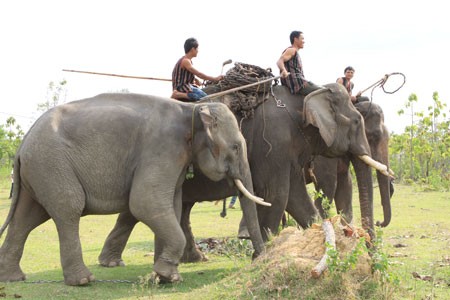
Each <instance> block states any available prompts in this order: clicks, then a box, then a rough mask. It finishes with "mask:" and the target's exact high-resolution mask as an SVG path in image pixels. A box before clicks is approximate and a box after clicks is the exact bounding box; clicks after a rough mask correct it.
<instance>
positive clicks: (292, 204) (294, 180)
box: [286, 169, 318, 228]
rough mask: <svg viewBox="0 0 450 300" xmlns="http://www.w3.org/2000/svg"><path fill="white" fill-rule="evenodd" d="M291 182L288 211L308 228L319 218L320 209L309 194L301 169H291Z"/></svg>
mask: <svg viewBox="0 0 450 300" xmlns="http://www.w3.org/2000/svg"><path fill="white" fill-rule="evenodd" d="M290 182H291V183H290V189H289V200H288V203H287V206H286V211H287V212H288V213H289V214H290V215H291V216H292V217H293V218H294V220H295V221H296V222H297V223H298V224H299V225H300V226H301V227H302V228H307V227H309V226H311V224H312V223H314V221H315V220H316V219H317V217H318V211H317V209H316V208H315V206H314V204H313V202H312V201H311V198H310V197H309V195H308V191H307V190H306V184H305V179H304V177H303V174H302V173H301V172H300V171H299V170H294V169H292V170H291V178H290Z"/></svg>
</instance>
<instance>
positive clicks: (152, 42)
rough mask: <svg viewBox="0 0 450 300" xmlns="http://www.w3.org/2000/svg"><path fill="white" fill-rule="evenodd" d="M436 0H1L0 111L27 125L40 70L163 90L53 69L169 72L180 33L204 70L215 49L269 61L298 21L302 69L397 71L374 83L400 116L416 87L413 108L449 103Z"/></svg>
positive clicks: (217, 62) (41, 94)
mask: <svg viewBox="0 0 450 300" xmlns="http://www.w3.org/2000/svg"><path fill="white" fill-rule="evenodd" d="M311 2H312V1H311ZM446 11H447V9H444V1H436V0H431V1H426V2H423V1H422V2H418V1H387V0H379V1H355V0H348V1H345V2H342V1H314V3H309V4H307V3H303V1H291V0H286V1H278V2H274V1H265V0H264V1H259V2H253V1H236V0H230V1H227V2H226V3H225V2H215V3H214V5H212V4H211V2H210V1H196V0H193V1H189V2H186V1H158V5H157V6H155V5H154V2H153V1H136V0H131V1H114V0H112V1H85V0H81V1H56V0H42V1H31V0H23V1H20V0H18V1H2V2H1V3H0V31H1V37H2V49H1V50H0V85H1V87H2V99H1V109H0V122H1V123H4V119H6V117H8V116H9V115H13V116H14V117H15V118H16V119H17V120H18V122H19V123H20V124H21V125H22V127H24V128H25V129H27V128H28V127H29V126H30V124H31V123H32V122H33V121H34V120H35V119H36V118H37V117H38V115H39V114H38V112H37V109H36V108H37V104H38V103H42V102H44V101H45V99H46V91H47V85H48V83H49V82H50V81H60V80H62V79H66V80H67V81H68V85H67V87H68V94H67V98H66V100H67V101H72V100H77V99H81V98H86V97H90V96H94V95H96V94H99V93H102V92H108V91H118V90H121V89H128V90H130V91H131V92H137V93H144V94H153V95H160V96H169V95H170V93H171V85H170V83H167V82H157V81H146V80H133V79H121V78H113V77H103V76H94V75H83V74H75V73H66V72H62V71H61V70H62V69H76V70H86V71H97V72H106V73H116V74H127V75H136V76H149V77H163V78H170V74H171V71H172V68H173V65H174V64H175V62H176V61H177V59H178V58H179V57H181V56H182V55H183V54H184V51H183V43H184V40H185V39H186V38H188V37H196V38H197V39H198V40H199V42H200V48H199V49H200V52H199V55H198V57H197V58H195V59H194V65H195V66H196V67H197V68H198V69H200V70H201V71H202V72H204V73H207V74H209V75H213V76H216V75H218V74H219V73H220V71H221V66H222V62H223V61H225V60H227V59H232V60H233V61H240V62H244V63H249V64H255V65H258V66H260V67H263V68H267V67H271V68H272V69H273V70H274V71H275V72H274V73H278V71H277V70H276V60H277V59H278V57H279V55H280V54H281V51H282V50H284V49H285V48H286V47H287V46H289V33H290V32H291V31H292V30H301V31H303V32H304V35H305V41H306V43H305V48H304V49H303V50H301V52H300V54H301V56H302V59H303V63H304V69H305V73H306V77H307V78H308V79H310V80H312V81H314V82H315V83H318V84H324V83H329V82H334V81H335V80H336V78H337V77H340V76H341V75H342V74H343V70H344V68H345V67H346V66H347V65H352V66H353V67H354V68H355V69H356V73H355V78H354V82H355V92H356V91H358V90H362V89H364V88H366V87H368V86H370V85H371V84H372V83H374V82H375V81H377V80H378V79H380V78H381V77H382V76H383V75H384V74H386V73H391V72H402V73H404V74H405V75H406V80H407V81H406V84H405V86H404V87H403V88H402V89H401V90H400V91H399V92H397V93H396V94H394V95H386V94H383V93H382V91H381V90H377V91H375V93H374V99H373V101H374V102H376V103H378V104H379V105H381V107H382V108H383V109H384V112H385V115H386V120H385V121H386V124H387V126H388V127H389V128H390V130H393V131H396V132H401V131H402V130H403V128H404V127H405V126H406V125H407V124H408V123H409V121H410V117H408V116H403V117H399V116H398V115H397V111H398V110H399V109H401V108H402V107H403V106H404V103H405V102H406V101H407V99H408V96H409V95H410V94H411V93H416V94H417V95H418V98H419V103H418V105H417V106H418V108H419V109H420V108H422V109H425V108H426V106H427V105H429V104H430V103H431V102H430V101H431V97H432V95H433V92H434V91H437V92H439V95H440V99H441V100H442V101H444V102H446V103H447V104H449V100H448V99H449V97H450V88H449V84H448V72H449V70H450V59H449V57H448V54H449V53H450V21H449V19H448V17H447V13H446Z"/></svg>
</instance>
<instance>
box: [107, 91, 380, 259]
mask: <svg viewBox="0 0 450 300" xmlns="http://www.w3.org/2000/svg"><path fill="white" fill-rule="evenodd" d="M272 89H273V91H272V93H270V94H267V95H265V96H267V100H266V101H264V102H263V103H262V104H260V105H259V106H257V107H256V108H255V109H254V113H253V117H252V118H244V119H243V118H242V117H241V114H240V113H236V117H237V118H238V120H239V123H240V124H241V130H242V133H243V135H244V137H245V139H246V141H247V147H248V157H249V162H250V168H251V170H252V178H253V186H254V191H255V193H256V195H259V196H262V197H264V198H265V200H266V201H267V202H270V203H272V207H270V208H268V209H265V208H264V207H261V206H258V207H257V209H258V219H259V222H260V225H261V231H262V234H263V237H264V239H267V237H268V235H267V234H268V232H269V231H270V232H272V233H276V232H277V230H278V225H279V223H280V220H281V218H282V215H283V213H284V211H285V210H287V211H288V212H289V213H290V214H291V215H292V216H293V217H294V219H295V220H296V221H297V222H298V223H299V224H300V225H301V226H303V227H307V226H309V225H310V224H311V223H312V222H313V221H314V220H315V218H316V217H317V216H318V212H317V210H316V208H315V207H314V204H313V202H312V201H311V200H310V198H309V196H308V193H307V190H306V185H305V181H304V177H303V171H302V168H303V166H305V165H306V164H307V163H308V162H309V161H310V158H311V156H312V155H319V154H321V155H326V156H329V157H337V156H341V155H343V154H345V153H347V152H350V153H353V154H354V155H355V156H357V157H361V158H363V159H365V160H366V161H367V162H369V163H371V164H372V165H375V164H374V161H372V160H371V159H370V158H369V157H368V155H369V154H370V147H369V144H368V142H367V138H366V135H365V129H364V121H363V119H362V116H361V114H360V113H359V112H358V111H357V110H356V109H355V108H354V106H353V105H352V103H351V102H350V99H349V97H348V93H347V91H346V90H345V89H344V88H343V87H342V86H340V85H338V84H330V85H327V86H326V88H325V89H323V90H320V91H317V92H314V95H313V97H311V98H310V97H307V98H306V100H305V99H304V98H303V97H301V96H298V95H291V94H290V92H289V90H288V89H286V88H285V87H282V86H274V87H272ZM235 98H236V97H235V95H233V94H230V95H226V96H223V97H222V98H221V99H220V101H222V102H224V103H227V104H229V105H230V106H232V107H234V106H236V105H235V103H234V104H233V105H231V104H230V103H232V102H233V101H234V100H235ZM308 99H309V100H308ZM244 100H248V99H244ZM304 102H305V104H304ZM238 106H239V105H238ZM378 167H379V168H380V169H381V170H383V172H385V173H386V172H387V167H386V166H384V167H383V166H381V164H380V165H378ZM361 172H366V173H367V174H366V175H365V176H366V177H368V176H369V175H370V173H371V170H370V169H369V168H368V169H364V170H362V171H361ZM198 173H199V174H196V175H195V177H194V178H193V179H192V180H187V181H186V182H185V183H184V184H183V213H182V219H181V222H182V228H183V230H184V232H185V235H186V238H187V245H186V248H185V253H184V255H183V259H182V261H191V262H192V261H198V260H201V259H203V255H202V253H201V252H199V251H198V249H196V246H195V241H194V239H193V235H192V232H191V228H190V224H189V213H190V211H191V208H192V206H193V205H194V203H195V202H198V201H205V200H212V199H222V198H224V197H227V196H231V195H236V194H237V191H236V189H235V188H233V187H230V186H229V185H227V184H226V182H223V181H222V182H211V181H210V180H208V179H207V178H206V177H205V176H203V175H202V174H200V172H198ZM360 180H361V181H362V182H361V186H363V187H364V188H365V189H368V188H367V187H366V185H368V184H371V182H370V183H369V182H368V180H367V178H365V179H362V177H360ZM367 196H368V197H369V196H371V195H369V194H367ZM364 201H365V202H367V203H372V202H371V201H373V199H371V198H367V199H364ZM365 213H366V214H368V215H370V212H365ZM372 218H373V216H372ZM136 222H137V220H136V219H134V218H133V217H132V216H131V215H130V214H128V215H127V214H121V215H120V216H119V218H118V220H117V222H116V225H115V227H114V229H113V230H112V232H111V233H110V235H109V236H108V238H107V239H106V242H105V245H104V247H103V249H102V252H101V254H100V256H99V261H100V263H101V264H102V265H104V266H117V265H122V264H123V262H122V257H121V254H122V251H123V249H124V248H125V245H126V242H127V240H128V237H129V235H130V234H131V231H132V229H133V227H134V225H135V224H136Z"/></svg>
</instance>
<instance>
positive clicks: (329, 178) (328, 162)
mask: <svg viewBox="0 0 450 300" xmlns="http://www.w3.org/2000/svg"><path fill="white" fill-rule="evenodd" d="M355 108H356V109H357V110H358V111H359V112H360V113H361V115H362V116H363V117H364V123H365V126H364V127H365V132H366V136H367V140H368V142H369V145H370V150H371V155H372V157H369V156H361V157H358V158H355V157H353V156H351V155H346V156H344V157H342V158H325V157H322V156H318V157H316V158H315V159H314V162H313V168H312V173H313V174H314V177H313V176H310V174H311V173H310V172H305V177H306V181H307V183H310V182H314V184H315V188H316V190H322V191H323V194H324V195H325V196H326V197H327V198H328V199H329V200H330V201H332V200H333V199H334V200H335V204H336V209H337V211H338V212H339V213H341V214H342V216H343V217H344V220H345V222H347V223H350V222H352V220H353V211H352V180H351V176H350V173H349V164H350V162H352V163H353V164H354V169H355V171H356V172H359V170H360V168H366V165H369V166H371V167H373V168H374V169H376V170H377V180H378V186H379V191H380V196H381V203H382V206H383V214H384V220H383V221H381V222H380V221H377V223H376V224H377V225H379V226H381V227H386V226H388V225H389V223H390V221H391V203H390V198H391V197H392V194H393V192H394V187H393V184H392V179H393V176H394V172H393V171H392V170H390V169H389V168H388V167H387V166H388V165H389V132H388V129H387V127H386V125H385V123H384V114H383V110H382V109H381V107H380V106H379V105H377V104H376V103H371V102H360V103H357V104H355ZM375 159H376V160H375ZM377 160H378V161H380V162H378V161H377ZM360 161H363V162H364V164H362V163H360ZM357 176H358V175H357ZM367 180H369V181H370V182H371V181H372V178H371V176H370V178H368V179H367ZM367 193H371V191H369V190H365V189H364V190H360V200H362V201H363V202H362V205H361V207H362V208H363V210H362V211H361V216H362V221H363V224H365V225H364V226H365V227H367V228H369V229H370V231H371V232H373V230H374V222H373V212H372V206H373V205H372V203H369V204H368V205H366V204H365V203H366V202H365V199H366V197H367V195H366V194H367ZM322 201H323V199H322V198H321V197H319V198H317V199H316V200H315V203H316V207H317V209H318V210H319V212H320V213H321V215H322V216H323V215H324V212H323V209H322Z"/></svg>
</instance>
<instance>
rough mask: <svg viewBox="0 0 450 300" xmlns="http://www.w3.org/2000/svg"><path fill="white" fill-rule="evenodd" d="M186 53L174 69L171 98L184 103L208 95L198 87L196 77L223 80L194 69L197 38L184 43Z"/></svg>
mask: <svg viewBox="0 0 450 300" xmlns="http://www.w3.org/2000/svg"><path fill="white" fill-rule="evenodd" d="M184 53H185V55H184V56H183V57H181V58H180V59H179V60H178V61H177V63H176V64H175V67H174V68H173V72H172V88H173V93H172V96H171V97H172V98H174V99H177V100H181V101H184V102H195V101H198V100H200V99H201V98H202V97H204V96H206V93H205V92H203V91H202V90H201V89H200V88H199V87H198V86H200V82H199V80H198V79H197V78H195V76H197V77H200V78H201V79H203V80H210V81H213V82H217V81H219V80H222V79H223V76H222V75H220V76H217V77H212V76H208V75H206V74H204V73H202V72H200V71H198V70H197V69H195V68H194V66H193V65H192V58H194V57H197V54H198V41H197V40H196V39H195V38H189V39H187V40H186V41H185V42H184Z"/></svg>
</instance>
